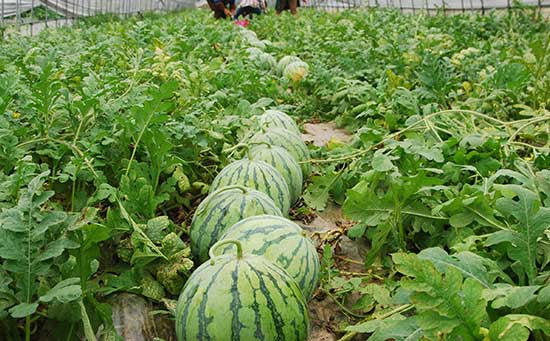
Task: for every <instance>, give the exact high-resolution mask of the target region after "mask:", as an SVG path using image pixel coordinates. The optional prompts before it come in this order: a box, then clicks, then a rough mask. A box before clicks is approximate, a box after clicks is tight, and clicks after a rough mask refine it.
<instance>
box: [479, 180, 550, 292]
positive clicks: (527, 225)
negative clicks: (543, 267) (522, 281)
mask: <svg viewBox="0 0 550 341" xmlns="http://www.w3.org/2000/svg"><path fill="white" fill-rule="evenodd" d="M494 187H495V188H496V189H498V190H500V191H506V192H508V193H512V197H511V198H506V197H504V198H500V199H498V200H497V202H496V207H497V209H498V210H499V211H500V212H501V213H502V214H503V215H504V216H505V217H508V218H509V219H510V218H514V219H515V220H516V221H517V223H515V224H514V225H512V230H511V231H509V232H500V233H497V235H498V236H500V238H494V237H493V238H491V239H489V240H488V241H487V243H488V244H487V245H491V243H492V244H494V243H502V242H507V243H506V245H507V250H508V255H509V257H510V258H511V259H512V260H515V261H518V262H519V264H521V266H522V267H523V269H524V271H525V273H526V274H527V278H528V279H529V283H533V282H534V280H535V277H536V276H537V272H538V268H537V243H538V239H539V238H541V237H542V235H543V234H544V232H545V231H546V230H547V229H548V228H550V208H545V207H543V208H541V207H540V201H539V198H538V196H537V195H536V194H535V193H534V192H532V191H530V190H528V189H526V188H524V187H522V186H519V185H494ZM515 197H517V200H514V198H515Z"/></svg>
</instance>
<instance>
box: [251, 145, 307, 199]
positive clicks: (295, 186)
mask: <svg viewBox="0 0 550 341" xmlns="http://www.w3.org/2000/svg"><path fill="white" fill-rule="evenodd" d="M248 154H249V155H248V157H249V158H250V159H252V160H257V161H265V162H267V163H268V164H270V165H272V166H273V167H274V168H275V169H276V170H278V171H279V173H281V175H282V176H283V178H285V181H286V184H287V186H288V190H289V191H290V202H291V203H292V204H293V203H295V202H296V200H298V198H300V195H301V194H302V185H303V175H302V170H301V169H300V165H299V164H298V162H297V161H296V160H295V159H294V158H293V157H292V155H290V153H289V152H287V151H286V149H284V148H281V147H277V146H271V145H269V144H264V143H262V144H256V145H253V147H251V149H250V153H248Z"/></svg>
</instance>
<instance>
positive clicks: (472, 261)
mask: <svg viewBox="0 0 550 341" xmlns="http://www.w3.org/2000/svg"><path fill="white" fill-rule="evenodd" d="M418 258H421V259H427V260H429V261H431V262H432V263H433V264H434V265H435V267H436V268H437V270H438V271H439V272H445V271H446V270H447V268H448V267H452V268H455V269H457V270H458V271H460V272H461V273H462V276H464V277H466V278H472V279H474V280H476V281H477V282H479V283H480V284H481V285H483V286H484V287H485V288H490V287H491V286H492V285H491V281H490V280H489V278H488V276H487V269H486V268H485V266H484V264H483V259H482V257H480V256H478V255H476V254H474V253H471V252H468V251H464V252H460V253H458V254H455V255H453V256H450V255H448V254H447V252H445V250H443V249H441V248H439V247H432V248H428V249H424V250H422V251H421V252H420V253H419V254H418Z"/></svg>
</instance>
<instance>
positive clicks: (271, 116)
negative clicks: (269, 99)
mask: <svg viewBox="0 0 550 341" xmlns="http://www.w3.org/2000/svg"><path fill="white" fill-rule="evenodd" d="M257 119H258V123H259V124H260V127H263V128H283V129H288V130H290V131H293V132H295V133H296V134H300V129H298V125H297V124H296V122H294V120H293V119H292V117H290V116H288V115H287V114H285V113H284V112H282V111H279V110H266V111H265V112H264V113H263V114H261V115H260V116H257Z"/></svg>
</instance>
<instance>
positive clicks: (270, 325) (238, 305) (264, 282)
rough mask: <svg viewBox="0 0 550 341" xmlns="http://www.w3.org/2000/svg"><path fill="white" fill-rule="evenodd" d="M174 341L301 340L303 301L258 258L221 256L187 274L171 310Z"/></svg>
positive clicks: (305, 322) (289, 282) (276, 270)
mask: <svg viewBox="0 0 550 341" xmlns="http://www.w3.org/2000/svg"><path fill="white" fill-rule="evenodd" d="M176 332H177V336H178V340H180V341H181V340H235V341H237V340H284V341H287V340H288V341H294V340H296V341H298V340H299V341H302V340H306V339H307V336H308V332H309V320H308V312H307V307H306V303H305V299H304V297H303V295H302V293H301V291H300V289H299V288H298V286H297V285H296V283H295V282H294V280H293V279H292V278H290V277H289V275H288V274H287V273H286V272H285V271H283V270H282V269H281V268H279V267H277V266H275V265H274V264H273V263H271V262H269V261H268V260H266V259H265V258H263V257H257V256H253V255H244V257H243V258H240V259H238V258H236V257H235V256H228V255H223V256H220V257H216V258H215V262H214V264H211V263H210V262H205V263H204V264H202V265H201V266H200V267H199V268H198V269H197V271H195V272H194V273H193V275H191V277H190V278H189V280H188V282H187V284H186V286H185V287H184V289H183V292H182V293H181V295H180V298H179V300H178V304H177V306H176Z"/></svg>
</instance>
